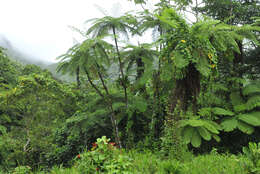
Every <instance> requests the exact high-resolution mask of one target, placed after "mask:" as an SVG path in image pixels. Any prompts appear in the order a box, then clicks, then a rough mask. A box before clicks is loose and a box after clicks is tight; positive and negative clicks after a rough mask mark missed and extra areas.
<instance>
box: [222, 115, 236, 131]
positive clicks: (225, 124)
mask: <svg viewBox="0 0 260 174" xmlns="http://www.w3.org/2000/svg"><path fill="white" fill-rule="evenodd" d="M221 126H222V128H223V129H224V131H226V132H230V131H233V130H234V129H236V128H237V120H236V119H235V118H226V119H224V121H222V122H221Z"/></svg>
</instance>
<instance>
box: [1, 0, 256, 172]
mask: <svg viewBox="0 0 260 174" xmlns="http://www.w3.org/2000/svg"><path fill="white" fill-rule="evenodd" d="M134 2H135V3H136V4H137V5H142V7H143V9H144V11H141V12H138V13H133V14H131V13H127V14H124V15H122V16H120V17H111V16H105V17H103V18H100V19H93V20H89V21H88V22H89V23H91V26H90V28H89V29H87V30H86V31H81V34H82V35H83V36H84V37H85V39H84V41H83V42H81V43H78V44H76V45H74V46H73V47H72V48H70V49H69V50H68V51H67V52H66V53H65V54H63V55H61V56H60V57H58V59H59V60H60V63H59V65H58V67H57V71H58V72H61V73H63V74H70V75H74V76H75V77H76V79H75V83H66V82H63V81H60V80H57V79H56V78H54V77H53V75H52V74H51V73H50V72H49V71H48V70H42V69H40V68H39V67H38V66H36V65H21V64H19V63H17V62H14V61H11V60H10V58H9V57H8V56H7V55H6V53H5V50H4V49H2V48H1V49H0V173H1V172H2V173H8V172H9V173H21V174H25V173H55V174H57V173H111V174H112V173H162V174H163V173H176V174H177V173H180V174H185V173H194V174H197V173H198V174H199V173H212V174H213V173H228V174H232V173H234V174H235V173H241V174H243V173H245V174H246V173H259V172H260V154H259V150H260V145H259V140H260V133H259V127H260V75H259V73H260V66H259V40H260V37H259V36H260V35H259V32H260V25H259V23H260V22H259V13H258V10H257V9H259V3H257V2H256V1H250V2H249V1H246V2H245V1H230V4H228V9H227V11H225V9H226V6H227V4H225V3H224V4H223V2H224V1H214V2H213V1H211V0H203V3H202V4H198V3H195V7H194V3H192V1H189V0H188V1H187V0H178V1H173V2H171V1H164V0H161V1H160V3H158V4H157V5H156V6H155V7H156V10H155V11H153V12H148V10H147V9H146V6H145V4H146V2H147V1H143V0H142V1H136V0H135V1H134ZM196 2H197V1H196ZM216 7H219V8H216ZM221 7H223V8H221ZM224 7H225V8H224ZM190 8H191V9H192V10H193V11H192V13H193V14H194V15H195V18H196V22H192V23H191V22H189V21H188V20H187V19H186V18H185V17H183V15H181V12H183V11H187V9H190ZM219 9H220V10H219ZM230 9H232V14H231V13H228V15H227V14H226V13H227V12H228V11H229V12H230ZM222 10H224V11H222ZM248 10H249V12H250V13H246V11H248ZM251 12H252V13H251ZM202 14H206V15H208V17H206V16H203V15H202ZM241 14H246V15H247V16H243V17H241V18H240V16H241ZM254 14H255V15H256V16H255V17H254V16H253V15H254ZM223 15H224V16H223ZM151 29H152V33H153V34H152V35H153V36H151V37H153V42H152V43H138V45H132V44H130V42H129V41H128V38H129V37H133V38H134V37H135V36H142V35H144V34H145V33H146V32H147V31H149V30H151ZM79 31H80V30H79ZM108 38H110V39H112V41H111V42H109V39H108ZM100 137H102V138H100ZM107 137H109V138H107ZM198 166H200V167H198Z"/></svg>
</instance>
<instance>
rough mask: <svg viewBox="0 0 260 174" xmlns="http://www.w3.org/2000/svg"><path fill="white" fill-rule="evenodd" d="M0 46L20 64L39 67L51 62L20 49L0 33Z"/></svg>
mask: <svg viewBox="0 0 260 174" xmlns="http://www.w3.org/2000/svg"><path fill="white" fill-rule="evenodd" d="M0 46H1V47H3V48H5V49H6V53H7V55H8V56H9V57H10V58H11V59H13V60H16V61H18V62H20V63H22V64H35V65H39V66H41V67H44V66H47V65H49V64H51V62H48V61H46V60H41V59H39V58H37V57H35V56H32V55H30V54H28V53H26V52H24V51H22V50H20V49H19V48H18V47H16V45H15V44H13V43H12V42H11V41H10V40H9V39H8V38H7V37H6V36H4V35H0Z"/></svg>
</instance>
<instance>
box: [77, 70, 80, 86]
mask: <svg viewBox="0 0 260 174" xmlns="http://www.w3.org/2000/svg"><path fill="white" fill-rule="evenodd" d="M79 72H80V68H79V66H78V67H77V69H76V80H77V87H78V89H79V88H80V76H79Z"/></svg>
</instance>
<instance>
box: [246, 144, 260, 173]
mask: <svg viewBox="0 0 260 174" xmlns="http://www.w3.org/2000/svg"><path fill="white" fill-rule="evenodd" d="M243 153H244V155H245V156H246V158H247V159H249V161H250V162H252V163H253V166H249V170H250V172H251V173H259V172H260V143H258V144H257V143H252V142H250V143H249V145H248V147H243Z"/></svg>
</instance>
